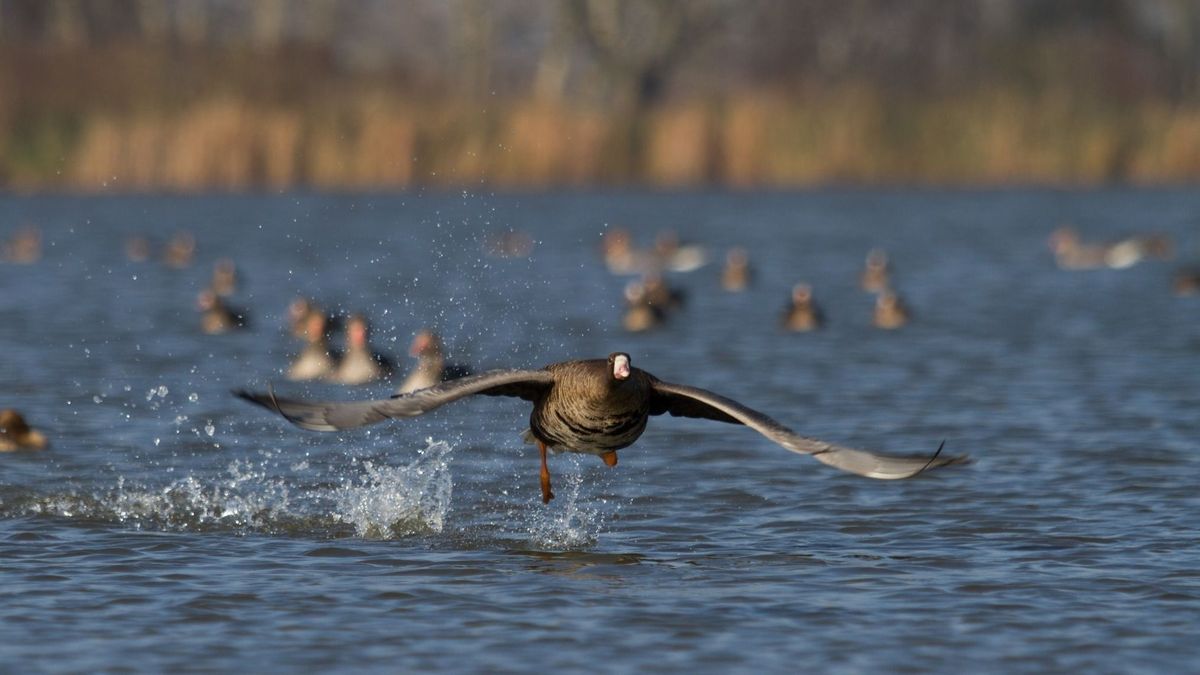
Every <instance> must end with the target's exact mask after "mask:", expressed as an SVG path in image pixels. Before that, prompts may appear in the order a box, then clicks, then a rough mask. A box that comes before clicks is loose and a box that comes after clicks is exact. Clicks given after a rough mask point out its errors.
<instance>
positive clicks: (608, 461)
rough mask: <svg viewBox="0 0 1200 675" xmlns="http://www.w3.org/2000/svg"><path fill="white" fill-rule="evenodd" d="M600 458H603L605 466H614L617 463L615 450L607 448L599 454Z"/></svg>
mask: <svg viewBox="0 0 1200 675" xmlns="http://www.w3.org/2000/svg"><path fill="white" fill-rule="evenodd" d="M600 459H602V460H604V465H605V466H608V467H614V466H616V465H617V453H616V451H615V450H609V451H608V452H606V453H604V454H603V455H600Z"/></svg>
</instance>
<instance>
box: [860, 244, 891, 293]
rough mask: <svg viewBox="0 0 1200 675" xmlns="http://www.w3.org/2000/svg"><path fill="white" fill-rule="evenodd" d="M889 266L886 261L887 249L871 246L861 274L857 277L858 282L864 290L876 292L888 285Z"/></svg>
mask: <svg viewBox="0 0 1200 675" xmlns="http://www.w3.org/2000/svg"><path fill="white" fill-rule="evenodd" d="M890 276H891V266H890V264H889V262H888V254H887V251H884V250H883V249H881V248H873V249H871V250H870V251H868V252H867V261H866V264H865V266H864V267H863V272H862V276H861V277H860V279H859V284H860V285H861V286H862V289H863V290H864V291H870V292H872V293H878V292H879V291H882V290H884V289H886V288H887V287H888V285H889V284H890V283H891V281H890V278H889V277H890Z"/></svg>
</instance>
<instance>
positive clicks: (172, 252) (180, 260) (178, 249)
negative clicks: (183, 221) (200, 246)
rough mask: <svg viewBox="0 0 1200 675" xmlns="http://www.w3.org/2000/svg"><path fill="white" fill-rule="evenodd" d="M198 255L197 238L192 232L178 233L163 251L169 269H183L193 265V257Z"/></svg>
mask: <svg viewBox="0 0 1200 675" xmlns="http://www.w3.org/2000/svg"><path fill="white" fill-rule="evenodd" d="M195 254H196V238H195V237H194V236H192V233H191V232H178V233H176V234H175V236H174V237H172V238H171V241H169V242H167V247H166V249H164V251H163V262H165V263H166V264H167V266H168V267H174V268H176V269H183V268H184V267H187V266H188V265H191V264H192V256H194V255H195Z"/></svg>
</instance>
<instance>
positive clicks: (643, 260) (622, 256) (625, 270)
mask: <svg viewBox="0 0 1200 675" xmlns="http://www.w3.org/2000/svg"><path fill="white" fill-rule="evenodd" d="M600 253H601V255H603V256H604V264H605V265H606V266H607V267H608V271H609V272H612V273H613V274H640V273H642V272H644V271H645V270H646V268H647V267H649V266H650V260H649V258H648V256H646V254H644V253H642V252H640V251H637V250H636V249H634V247H633V237H632V236H630V234H629V231H628V230H626V229H623V228H613V229H611V230H609V231H607V232H605V233H604V234H602V235H601V236H600Z"/></svg>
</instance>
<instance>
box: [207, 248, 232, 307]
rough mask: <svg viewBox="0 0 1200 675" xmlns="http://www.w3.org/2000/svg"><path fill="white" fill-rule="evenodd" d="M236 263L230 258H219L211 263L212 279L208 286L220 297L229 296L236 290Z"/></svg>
mask: <svg viewBox="0 0 1200 675" xmlns="http://www.w3.org/2000/svg"><path fill="white" fill-rule="evenodd" d="M237 284H238V273H237V265H236V264H234V262H233V260H232V259H231V258H221V259H219V260H217V262H216V263H214V264H213V275H212V281H211V282H209V284H208V287H209V288H211V289H212V290H213V293H216V294H217V295H219V296H221V297H225V298H227V297H229V296H231V295H233V293H234V291H236V290H237Z"/></svg>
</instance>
